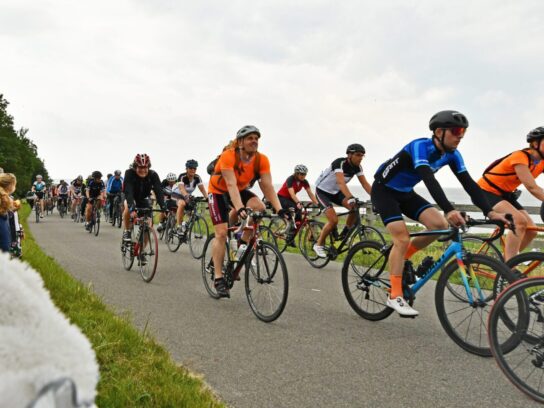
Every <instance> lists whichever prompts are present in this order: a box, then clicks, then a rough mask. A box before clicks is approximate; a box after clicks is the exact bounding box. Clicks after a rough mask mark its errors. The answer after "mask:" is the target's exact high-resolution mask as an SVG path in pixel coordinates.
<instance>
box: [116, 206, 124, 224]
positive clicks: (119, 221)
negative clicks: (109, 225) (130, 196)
mask: <svg viewBox="0 0 544 408" xmlns="http://www.w3.org/2000/svg"><path fill="white" fill-rule="evenodd" d="M122 223H123V205H122V204H119V205H118V206H117V228H121V225H122Z"/></svg>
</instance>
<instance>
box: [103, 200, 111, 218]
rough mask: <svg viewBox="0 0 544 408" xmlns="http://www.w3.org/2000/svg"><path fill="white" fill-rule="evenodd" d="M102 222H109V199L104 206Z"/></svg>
mask: <svg viewBox="0 0 544 408" xmlns="http://www.w3.org/2000/svg"><path fill="white" fill-rule="evenodd" d="M104 222H110V204H109V201H108V203H107V204H106V206H105V207H104Z"/></svg>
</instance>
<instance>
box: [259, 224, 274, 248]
mask: <svg viewBox="0 0 544 408" xmlns="http://www.w3.org/2000/svg"><path fill="white" fill-rule="evenodd" d="M259 235H260V237H261V240H263V241H264V242H268V243H269V244H270V245H274V246H275V247H276V248H277V247H278V244H277V241H276V237H275V236H274V233H273V232H272V230H271V229H270V227H268V226H266V225H259Z"/></svg>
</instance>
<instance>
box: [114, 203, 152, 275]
mask: <svg viewBox="0 0 544 408" xmlns="http://www.w3.org/2000/svg"><path fill="white" fill-rule="evenodd" d="M135 211H136V213H137V216H136V217H135V218H133V219H132V220H131V232H132V235H131V236H132V240H131V241H130V242H125V241H124V240H121V258H122V261H123V267H124V268H125V269H126V270H127V271H130V269H131V268H132V265H133V264H134V259H135V258H137V259H138V267H139V269H140V275H141V277H142V279H143V280H144V282H147V283H149V282H151V281H152V280H153V278H154V276H155V274H156V272H157V264H158V261H159V244H158V239H157V232H156V231H155V229H154V228H153V212H161V211H162V210H153V209H152V208H136V209H135ZM135 225H136V226H137V227H138V230H137V233H136V236H134V233H133V232H134V226H135Z"/></svg>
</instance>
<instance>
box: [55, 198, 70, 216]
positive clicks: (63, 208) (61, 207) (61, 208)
mask: <svg viewBox="0 0 544 408" xmlns="http://www.w3.org/2000/svg"><path fill="white" fill-rule="evenodd" d="M57 210H58V211H59V215H60V218H64V216H65V215H66V212H67V211H68V207H67V205H66V204H65V201H64V200H63V199H62V198H59V200H58V202H57Z"/></svg>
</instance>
